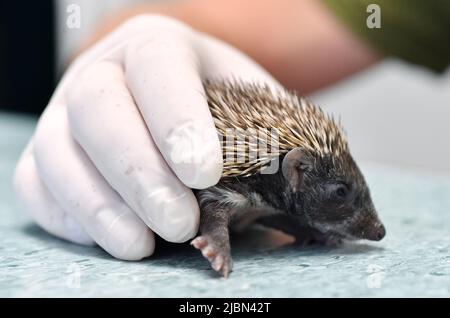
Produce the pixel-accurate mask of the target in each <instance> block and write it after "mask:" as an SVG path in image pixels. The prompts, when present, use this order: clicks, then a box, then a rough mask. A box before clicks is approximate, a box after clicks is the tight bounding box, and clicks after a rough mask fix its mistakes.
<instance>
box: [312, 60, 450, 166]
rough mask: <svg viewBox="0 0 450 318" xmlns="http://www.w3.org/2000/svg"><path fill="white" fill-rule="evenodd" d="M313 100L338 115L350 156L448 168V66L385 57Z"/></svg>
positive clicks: (449, 111)
mask: <svg viewBox="0 0 450 318" xmlns="http://www.w3.org/2000/svg"><path fill="white" fill-rule="evenodd" d="M312 99H313V100H314V101H315V102H317V103H318V104H319V105H321V106H323V107H324V108H325V109H326V110H327V111H331V112H333V113H336V114H338V115H340V116H341V118H342V122H343V125H344V127H345V129H346V131H347V133H348V138H349V142H350V147H351V149H352V152H353V153H354V155H355V157H357V158H359V159H365V160H373V161H381V162H387V163H392V164H400V165H410V166H415V167H419V168H424V169H430V170H436V171H438V172H439V171H443V172H450V71H447V72H446V74H444V75H443V76H436V75H434V74H432V73H430V72H428V71H426V70H424V69H422V68H419V67H413V66H410V65H406V64H405V63H402V62H399V61H394V60H389V61H386V62H383V63H381V64H380V65H377V66H376V67H374V68H372V69H370V70H368V71H366V72H363V73H362V74H358V75H357V76H354V77H353V78H350V79H349V80H346V81H344V82H341V83H339V84H338V85H335V86H334V87H331V88H328V89H326V90H323V91H322V92H319V93H317V94H314V95H313V96H312Z"/></svg>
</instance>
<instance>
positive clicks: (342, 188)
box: [335, 186, 348, 198]
mask: <svg viewBox="0 0 450 318" xmlns="http://www.w3.org/2000/svg"><path fill="white" fill-rule="evenodd" d="M335 192H336V195H337V196H338V197H340V198H345V197H346V196H347V193H348V190H347V188H346V187H345V186H340V187H338V188H337V189H336V191H335Z"/></svg>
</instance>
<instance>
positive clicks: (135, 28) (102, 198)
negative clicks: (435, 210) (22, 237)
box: [14, 15, 278, 260]
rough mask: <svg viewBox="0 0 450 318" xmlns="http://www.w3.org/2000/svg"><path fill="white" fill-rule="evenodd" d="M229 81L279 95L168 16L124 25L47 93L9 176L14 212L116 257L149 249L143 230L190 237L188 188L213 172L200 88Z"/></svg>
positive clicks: (229, 52)
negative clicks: (17, 207)
mask: <svg viewBox="0 0 450 318" xmlns="http://www.w3.org/2000/svg"><path fill="white" fill-rule="evenodd" d="M230 76H232V77H234V78H239V79H241V80H244V81H250V80H253V81H257V82H264V83H268V84H269V85H273V86H274V87H278V84H277V83H276V81H275V80H274V79H273V78H272V77H271V76H270V75H269V74H268V73H267V72H265V71H264V70H263V69H262V68H260V67H259V66H258V65H257V64H255V63H254V62H253V61H251V60H250V59H249V58H248V57H246V56H245V55H243V54H242V53H240V52H239V51H237V50H236V49H234V48H232V47H230V46H229V45H227V44H225V43H223V42H221V41H219V40H216V39H214V38H211V37H209V36H207V35H205V34H201V33H198V32H196V31H194V30H192V29H190V28H189V27H187V26H186V25H184V24H182V23H180V22H178V21H176V20H173V19H170V18H167V17H162V16H157V15H143V16H138V17H135V18H133V19H131V20H129V21H128V22H126V23H125V24H123V25H122V26H120V27H119V28H118V29H116V30H115V31H114V32H112V33H111V34H109V35H108V36H107V37H106V38H104V39H103V40H102V41H100V42H99V43H97V44H96V45H95V46H94V47H92V48H91V49H89V50H88V51H86V52H85V53H84V54H82V55H81V56H80V57H78V59H77V60H76V61H75V62H74V63H73V64H72V65H71V66H70V68H69V69H68V71H67V72H66V74H65V76H64V77H63V79H62V80H61V82H60V84H59V85H58V88H57V89H56V91H55V93H54V95H53V97H52V98H51V100H50V103H49V105H48V107H47V108H46V110H45V112H44V113H43V114H42V116H41V118H40V120H39V122H38V125H37V128H36V131H35V133H34V136H33V137H32V139H31V141H30V142H29V144H28V146H27V147H26V149H25V151H24V153H23V154H22V157H21V159H20V161H19V163H18V165H17V168H16V173H15V177H14V185H15V189H16V193H17V195H18V198H19V200H20V201H21V203H22V204H23V206H24V209H25V210H27V211H28V212H29V213H30V214H31V215H32V217H33V218H34V219H35V221H36V222H37V223H38V224H39V225H40V226H41V227H42V228H44V229H45V230H47V231H48V232H50V233H52V234H54V235H56V236H58V237H60V238H64V239H67V240H69V241H72V242H76V243H79V244H86V245H91V244H95V243H97V244H99V245H100V246H101V247H102V248H103V249H105V250H106V251H107V252H108V253H110V254H111V255H113V256H115V257H117V258H121V259H126V260H138V259H141V258H143V257H146V256H149V255H151V254H152V253H153V250H154V234H153V232H155V233H157V234H158V235H160V236H161V237H162V238H164V239H165V240H168V241H171V242H183V241H186V240H188V239H190V238H192V237H193V236H194V235H195V234H196V232H197V228H198V223H199V208H198V205H197V201H196V199H195V196H194V194H193V193H192V191H191V190H190V189H189V188H206V187H209V186H212V185H214V184H215V183H216V182H217V181H218V180H219V178H220V176H221V172H222V153H221V148H220V144H219V140H218V137H217V132H216V130H215V127H214V123H213V119H212V117H211V114H210V112H209V109H208V106H207V103H206V100H205V97H204V90H203V86H202V80H203V79H204V78H227V77H228V78H229V77H230Z"/></svg>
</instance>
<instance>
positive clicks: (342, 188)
mask: <svg viewBox="0 0 450 318" xmlns="http://www.w3.org/2000/svg"><path fill="white" fill-rule="evenodd" d="M328 193H329V194H330V196H331V197H332V198H335V199H338V200H343V199H345V198H347V195H348V193H349V188H348V187H347V185H345V184H344V183H334V184H330V185H328Z"/></svg>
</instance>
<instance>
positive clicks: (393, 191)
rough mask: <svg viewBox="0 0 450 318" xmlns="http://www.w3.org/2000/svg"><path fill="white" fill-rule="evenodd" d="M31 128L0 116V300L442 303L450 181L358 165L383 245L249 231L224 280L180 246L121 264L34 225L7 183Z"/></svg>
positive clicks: (448, 280) (449, 256)
mask: <svg viewBox="0 0 450 318" xmlns="http://www.w3.org/2000/svg"><path fill="white" fill-rule="evenodd" d="M34 124H35V121H34V119H28V118H23V117H18V116H13V115H8V114H4V113H3V114H2V113H0V296H3V297H11V296H19V297H30V296H31V297H37V296H43V297H52V296H56V297H70V296H72V297H112V296H122V297H208V296H209V297H265V296H267V297H316V296H318V297H321V296H327V297H334V296H337V297H345V296H350V297H365V296H368V297H391V296H394V297H399V296H406V297H414V296H435V297H449V296H450V176H447V177H445V176H437V175H433V174H430V173H424V172H418V171H412V170H408V169H405V168H402V169H400V168H395V167H390V166H384V165H379V164H363V165H362V168H363V171H364V173H365V175H366V176H367V179H368V182H369V184H370V186H371V188H372V192H373V196H374V200H375V204H376V206H377V207H378V209H379V211H380V215H381V218H382V220H383V221H384V223H385V225H386V227H387V230H388V235H387V237H386V238H385V239H384V240H383V241H381V242H379V243H366V242H360V243H347V244H345V245H343V246H341V247H339V248H325V247H308V248H299V247H295V246H289V245H287V246H283V247H274V244H275V243H274V242H275V241H277V242H278V241H279V238H280V236H279V235H278V234H277V233H275V232H262V231H261V230H254V231H252V232H251V233H249V234H247V235H246V236H245V237H239V238H236V239H235V242H234V244H233V253H234V260H235V271H234V272H233V273H232V275H231V277H230V278H229V279H228V280H224V279H218V278H217V277H216V276H215V275H214V274H213V272H212V271H211V270H210V269H209V265H208V264H207V263H206V261H205V260H203V259H202V257H201V256H200V255H199V254H198V253H197V252H196V251H194V250H193V248H191V247H190V246H189V245H187V244H184V245H173V244H158V245H157V253H156V255H155V256H154V257H152V258H149V259H147V260H144V261H141V262H124V261H118V260H115V259H113V258H111V257H109V256H108V255H107V254H106V253H104V252H103V251H102V250H101V249H99V248H88V247H81V246H76V245H73V244H70V243H67V242H65V241H61V240H58V239H55V238H53V237H51V236H50V235H48V234H46V233H45V232H44V231H42V230H41V229H40V228H38V227H37V226H35V225H33V223H32V222H31V221H30V219H29V218H28V217H27V216H26V215H24V214H23V213H22V211H20V210H19V209H18V207H17V204H16V203H15V201H14V196H13V193H12V190H11V188H10V179H11V176H12V170H13V167H14V164H15V161H16V160H17V158H18V156H19V153H20V151H21V149H22V148H23V146H24V144H25V142H26V140H27V139H28V138H29V136H30V134H31V132H32V129H33V127H34ZM275 238H276V239H277V240H275Z"/></svg>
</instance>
